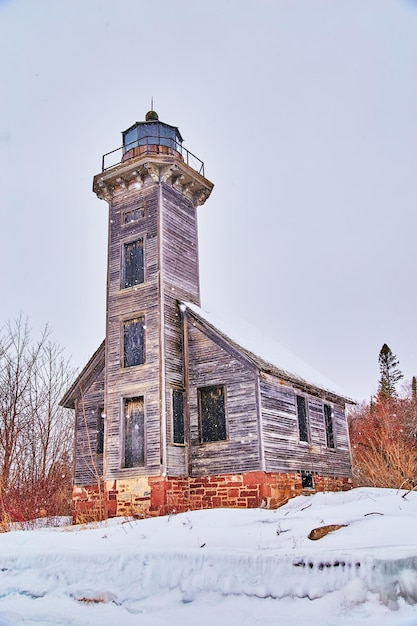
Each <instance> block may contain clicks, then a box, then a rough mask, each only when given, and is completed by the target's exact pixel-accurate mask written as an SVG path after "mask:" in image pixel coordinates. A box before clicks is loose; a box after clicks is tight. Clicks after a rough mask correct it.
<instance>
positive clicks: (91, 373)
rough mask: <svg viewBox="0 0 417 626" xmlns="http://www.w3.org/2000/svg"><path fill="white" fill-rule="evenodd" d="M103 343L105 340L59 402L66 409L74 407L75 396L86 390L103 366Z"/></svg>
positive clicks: (104, 342) (104, 343)
mask: <svg viewBox="0 0 417 626" xmlns="http://www.w3.org/2000/svg"><path fill="white" fill-rule="evenodd" d="M105 345H106V341H105V340H104V341H103V342H102V343H101V344H100V346H99V347H98V348H97V350H96V351H95V352H94V354H93V356H92V357H91V359H90V360H89V361H88V363H87V365H86V366H85V367H84V368H83V369H82V370H81V372H80V373H79V374H78V376H77V378H76V379H75V380H74V382H73V383H72V385H71V387H70V388H69V389H68V390H67V391H66V393H65V395H64V396H63V397H62V399H61V401H60V403H59V404H60V405H61V406H63V407H65V408H67V409H74V408H75V400H76V398H77V397H78V396H79V395H80V394H81V392H85V391H87V389H88V388H89V386H90V385H91V384H92V383H93V382H94V380H95V379H96V377H97V374H98V373H99V372H101V371H102V369H103V368H104V358H105Z"/></svg>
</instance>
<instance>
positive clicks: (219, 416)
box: [198, 387, 226, 442]
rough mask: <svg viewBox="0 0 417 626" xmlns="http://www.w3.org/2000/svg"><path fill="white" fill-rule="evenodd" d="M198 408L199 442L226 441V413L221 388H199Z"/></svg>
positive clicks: (222, 389)
mask: <svg viewBox="0 0 417 626" xmlns="http://www.w3.org/2000/svg"><path fill="white" fill-rule="evenodd" d="M198 408H199V414H200V424H201V441H202V442H205V441H223V440H225V439H226V412H225V404H224V388H223V387H200V389H198Z"/></svg>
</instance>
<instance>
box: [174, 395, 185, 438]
mask: <svg viewBox="0 0 417 626" xmlns="http://www.w3.org/2000/svg"><path fill="white" fill-rule="evenodd" d="M172 419H173V430H174V432H173V441H174V443H184V392H183V391H180V390H179V389H174V390H173V391H172Z"/></svg>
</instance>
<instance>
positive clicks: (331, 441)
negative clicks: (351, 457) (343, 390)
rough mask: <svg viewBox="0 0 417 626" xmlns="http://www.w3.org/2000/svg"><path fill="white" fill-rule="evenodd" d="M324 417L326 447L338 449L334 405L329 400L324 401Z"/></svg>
mask: <svg viewBox="0 0 417 626" xmlns="http://www.w3.org/2000/svg"><path fill="white" fill-rule="evenodd" d="M326 410H327V411H326ZM326 412H327V415H326ZM323 419H324V434H325V436H326V447H327V448H328V449H329V450H336V447H337V446H336V433H335V428H334V409H333V407H332V405H331V404H329V403H327V402H323ZM329 427H330V428H329Z"/></svg>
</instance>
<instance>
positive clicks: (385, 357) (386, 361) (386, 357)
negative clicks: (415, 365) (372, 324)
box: [378, 343, 404, 400]
mask: <svg viewBox="0 0 417 626" xmlns="http://www.w3.org/2000/svg"><path fill="white" fill-rule="evenodd" d="M378 363H379V372H380V375H381V376H380V379H379V385H378V399H379V400H386V399H388V398H396V397H397V390H396V387H395V386H396V384H397V382H398V381H399V380H401V378H403V377H404V374H403V373H402V372H401V370H400V369H398V365H399V361H398V359H397V357H396V356H395V354H393V353H392V351H391V349H390V348H389V347H388V346H387V344H386V343H384V345H383V346H382V348H381V350H380V352H379V357H378Z"/></svg>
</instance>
